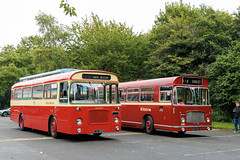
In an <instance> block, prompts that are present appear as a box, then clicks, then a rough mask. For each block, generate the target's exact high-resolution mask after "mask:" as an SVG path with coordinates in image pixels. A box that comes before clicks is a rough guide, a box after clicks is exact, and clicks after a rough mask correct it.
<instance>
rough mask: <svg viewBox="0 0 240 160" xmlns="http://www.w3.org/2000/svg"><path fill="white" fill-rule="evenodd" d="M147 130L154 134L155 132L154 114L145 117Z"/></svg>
mask: <svg viewBox="0 0 240 160" xmlns="http://www.w3.org/2000/svg"><path fill="white" fill-rule="evenodd" d="M145 132H146V133H148V134H152V133H153V132H154V122H153V118H152V116H147V117H146V119H145Z"/></svg>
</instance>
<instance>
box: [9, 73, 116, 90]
mask: <svg viewBox="0 0 240 160" xmlns="http://www.w3.org/2000/svg"><path fill="white" fill-rule="evenodd" d="M47 73H51V72H47ZM84 73H85V75H93V76H95V77H96V76H99V77H100V76H106V75H111V76H110V79H106V78H105V77H103V78H101V77H100V78H98V77H97V78H92V79H91V77H90V78H89V77H87V78H86V79H84V78H82V75H84ZM43 74H44V73H43ZM39 75H41V74H39ZM80 76H81V77H80ZM28 77H30V76H28ZM82 79H84V80H85V81H92V80H96V81H106V82H118V81H119V78H118V76H117V75H116V74H115V73H112V72H107V71H98V70H77V69H74V70H72V71H67V72H63V73H56V74H52V75H51V74H50V75H47V76H45V77H39V78H35V79H30V80H24V81H21V82H18V83H16V84H14V85H13V86H12V89H14V88H19V87H27V86H32V85H39V84H44V83H53V82H59V81H65V80H82Z"/></svg>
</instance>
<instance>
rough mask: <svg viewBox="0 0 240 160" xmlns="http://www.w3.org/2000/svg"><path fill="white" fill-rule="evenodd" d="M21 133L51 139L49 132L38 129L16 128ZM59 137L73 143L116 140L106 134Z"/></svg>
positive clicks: (62, 134)
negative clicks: (23, 129) (22, 129)
mask: <svg viewBox="0 0 240 160" xmlns="http://www.w3.org/2000/svg"><path fill="white" fill-rule="evenodd" d="M16 130H17V131H19V132H28V133H33V134H36V135H39V136H46V137H51V136H50V135H49V134H48V133H47V132H44V131H40V130H36V129H26V130H25V131H21V130H20V128H16ZM58 134H59V136H58V137H57V138H56V139H59V140H65V141H71V142H84V141H106V140H115V139H112V138H109V137H104V134H103V135H101V136H95V135H93V134H86V135H85V134H84V135H69V134H64V133H58Z"/></svg>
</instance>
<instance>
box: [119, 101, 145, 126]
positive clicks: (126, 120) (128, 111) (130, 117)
mask: <svg viewBox="0 0 240 160" xmlns="http://www.w3.org/2000/svg"><path fill="white" fill-rule="evenodd" d="M140 108H141V107H140V106H139V105H136V104H134V105H133V104H131V103H125V104H122V115H123V116H122V124H123V126H132V127H135V128H142V117H141V114H140Z"/></svg>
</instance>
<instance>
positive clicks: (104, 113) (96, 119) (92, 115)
mask: <svg viewBox="0 0 240 160" xmlns="http://www.w3.org/2000/svg"><path fill="white" fill-rule="evenodd" d="M108 117H109V111H108V110H91V111H89V123H106V122H108Z"/></svg>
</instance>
